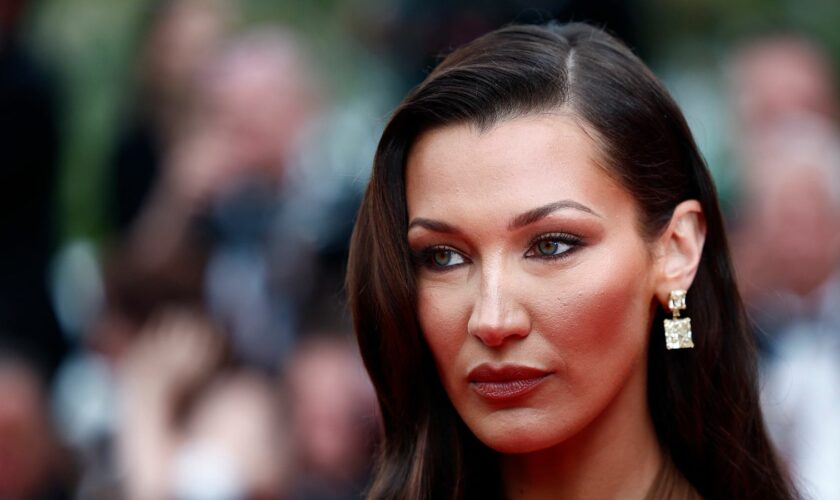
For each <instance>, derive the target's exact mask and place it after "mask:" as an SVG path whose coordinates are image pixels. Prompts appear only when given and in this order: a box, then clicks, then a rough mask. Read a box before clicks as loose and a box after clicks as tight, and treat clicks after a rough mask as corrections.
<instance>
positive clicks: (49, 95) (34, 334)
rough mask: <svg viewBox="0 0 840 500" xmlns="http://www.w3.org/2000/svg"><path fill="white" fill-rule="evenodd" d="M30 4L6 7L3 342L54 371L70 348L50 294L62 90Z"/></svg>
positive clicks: (0, 171)
mask: <svg viewBox="0 0 840 500" xmlns="http://www.w3.org/2000/svg"><path fill="white" fill-rule="evenodd" d="M28 3H29V2H27V1H22V0H10V1H4V2H2V6H0V154H1V155H2V157H0V200H2V205H0V276H2V279H0V332H2V333H0V347H2V346H6V347H8V348H10V349H14V350H18V351H21V352H25V353H26V354H27V355H28V356H30V357H31V358H32V359H33V361H34V362H36V363H38V365H39V367H40V369H42V370H44V371H45V372H46V373H47V374H48V376H50V377H51V375H52V373H53V372H54V370H55V369H56V368H57V367H58V365H59V364H60V362H61V359H62V358H63V357H64V355H65V352H66V350H67V343H66V341H65V339H64V337H63V336H62V334H61V330H60V329H59V325H58V322H57V320H56V317H55V312H54V310H53V307H52V305H51V303H50V299H49V295H48V293H47V267H48V263H49V258H50V254H51V253H52V250H53V245H54V239H55V231H54V229H55V227H54V220H53V216H52V212H53V210H52V208H53V201H54V199H53V194H54V187H55V181H56V175H57V159H58V150H59V135H58V134H59V130H58V99H57V94H58V89H57V86H56V83H55V82H54V80H53V78H52V77H51V76H50V74H49V73H48V72H47V71H46V70H45V69H44V68H43V67H42V66H41V65H40V64H39V63H38V62H37V61H36V60H35V58H34V57H33V56H32V54H31V53H30V52H29V50H28V49H27V47H26V46H25V44H24V42H23V40H22V37H21V36H20V33H19V30H18V28H19V25H20V22H21V20H22V17H23V15H24V14H25V13H26V8H27V6H28Z"/></svg>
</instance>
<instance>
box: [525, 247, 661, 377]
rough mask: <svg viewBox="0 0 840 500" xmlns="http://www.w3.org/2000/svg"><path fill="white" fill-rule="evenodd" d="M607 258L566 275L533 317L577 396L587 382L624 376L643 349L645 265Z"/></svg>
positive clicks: (648, 292) (648, 295)
mask: <svg viewBox="0 0 840 500" xmlns="http://www.w3.org/2000/svg"><path fill="white" fill-rule="evenodd" d="M611 255H616V254H615V253H613V254H610V253H607V252H604V255H603V257H604V258H601V259H592V260H591V261H589V263H588V264H587V265H582V266H580V267H579V268H577V269H575V272H574V273H567V274H566V276H565V277H564V281H565V283H564V285H563V288H562V290H560V291H556V292H555V294H556V296H555V299H554V300H553V301H552V303H550V304H549V303H548V301H541V302H539V303H538V304H540V305H539V308H540V311H539V312H537V311H535V312H534V316H536V317H538V318H539V321H538V322H536V323H537V324H536V325H535V326H536V327H537V328H539V329H541V330H542V331H543V332H545V337H546V340H547V341H548V342H550V343H551V344H552V346H553V347H554V349H556V352H557V354H558V356H559V357H560V358H561V359H563V360H564V368H566V369H567V370H568V373H567V374H566V375H567V376H568V380H569V382H570V383H571V385H572V387H575V388H577V389H580V390H583V389H586V388H589V387H592V383H593V378H595V379H602V380H604V381H607V380H614V379H620V378H621V377H623V376H625V375H627V371H628V370H629V369H630V368H631V367H632V365H633V364H634V363H635V362H636V361H637V360H639V359H640V358H641V357H642V355H643V353H644V351H645V349H646V347H647V335H648V331H649V326H650V317H651V301H652V299H653V290H652V287H651V286H650V284H649V283H650V273H649V271H650V269H649V265H648V262H647V260H646V259H645V258H644V254H642V255H637V254H635V253H633V254H630V255H628V254H627V253H624V257H621V258H617V257H611ZM555 290H556V289H555ZM557 294H559V295H557Z"/></svg>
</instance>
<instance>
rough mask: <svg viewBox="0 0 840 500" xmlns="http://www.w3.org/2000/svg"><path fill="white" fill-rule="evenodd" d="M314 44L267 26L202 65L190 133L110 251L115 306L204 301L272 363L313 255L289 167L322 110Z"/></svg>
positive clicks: (290, 329)
mask: <svg viewBox="0 0 840 500" xmlns="http://www.w3.org/2000/svg"><path fill="white" fill-rule="evenodd" d="M304 52H305V51H304V49H303V47H302V45H301V43H300V41H299V40H298V39H297V38H296V37H295V36H294V35H292V34H291V33H289V32H287V31H285V30H282V29H272V30H268V29H266V30H263V31H260V32H256V33H250V34H246V35H243V36H241V37H239V38H237V39H234V40H231V41H230V42H229V43H227V44H226V45H224V46H223V47H222V48H221V49H220V50H219V51H218V52H217V53H216V54H214V56H213V57H212V58H211V60H210V61H209V63H208V64H207V65H206V66H205V67H204V68H203V69H202V71H201V74H200V77H199V78H198V79H197V80H196V87H195V89H194V100H193V104H192V105H191V111H190V115H189V117H188V118H187V119H186V122H185V125H184V129H183V133H182V134H180V135H179V138H178V140H177V141H176V142H175V143H173V144H172V146H171V148H170V149H169V150H168V152H167V155H166V159H165V161H164V165H165V166H164V169H163V171H162V172H161V175H160V176H159V177H158V180H157V182H156V185H155V186H154V188H153V191H152V193H151V195H150V197H149V199H148V201H147V203H146V204H145V205H144V206H143V208H142V210H141V212H140V214H139V216H138V218H137V220H136V222H135V223H134V224H133V226H132V227H131V228H130V230H129V232H128V233H127V235H126V238H125V239H124V240H123V241H122V243H121V245H120V249H119V251H118V253H117V255H116V256H115V258H114V259H113V260H112V262H111V266H110V269H111V279H110V284H111V290H112V294H113V295H114V296H115V297H116V300H115V301H114V302H116V304H115V305H116V307H117V308H119V307H120V306H121V305H122V307H123V308H124V309H125V310H129V311H131V310H132V309H133V310H134V313H133V316H134V317H135V318H142V317H143V316H144V315H147V314H148V313H149V312H150V311H153V310H154V309H155V308H156V307H157V306H158V305H160V304H165V303H168V302H173V301H174V302H183V303H191V304H201V305H206V306H207V307H208V308H209V310H210V311H212V313H213V315H214V317H215V318H216V319H217V320H218V321H220V322H221V324H222V325H223V326H224V327H225V328H226V329H228V330H229V331H230V332H231V334H232V335H233V337H234V339H235V340H236V342H235V345H236V347H237V349H238V351H239V352H240V354H241V355H243V356H244V357H245V358H247V359H249V360H251V361H253V362H256V363H258V364H262V365H272V364H273V363H276V362H277V360H278V359H279V358H280V356H279V355H278V353H279V352H282V351H287V350H288V347H289V345H290V344H291V339H292V338H293V336H294V328H295V326H294V325H295V315H296V310H297V304H298V303H299V300H300V299H301V296H303V295H305V294H306V291H307V290H306V284H307V283H309V282H311V279H310V277H311V275H310V272H311V271H312V255H313V252H312V250H311V249H310V248H309V247H308V244H307V242H306V241H305V235H304V234H303V232H301V231H298V228H299V227H300V226H301V224H302V219H303V218H305V215H306V214H305V212H304V213H303V216H302V212H301V211H300V207H302V206H305V204H301V203H297V204H296V205H295V203H294V202H293V200H295V199H299V198H300V193H301V192H303V191H302V190H301V189H300V186H299V185H295V184H294V183H293V182H290V178H292V177H293V176H291V175H290V172H289V171H290V168H289V162H290V157H291V156H292V154H293V153H294V151H295V148H296V147H298V145H299V142H300V140H301V137H302V135H303V134H304V133H305V132H306V131H307V130H308V126H309V124H310V123H311V121H312V120H313V119H314V117H315V116H316V114H317V109H318V105H317V96H316V94H315V88H316V84H315V81H314V80H313V77H312V72H311V70H310V69H309V68H310V66H309V62H308V60H307V59H306V57H305V55H304ZM295 207H297V208H295ZM308 210H309V211H312V210H313V207H311V206H310V207H308ZM120 302H121V304H120ZM131 315H132V314H129V316H131ZM130 322H131V321H129V323H130ZM135 323H136V321H135Z"/></svg>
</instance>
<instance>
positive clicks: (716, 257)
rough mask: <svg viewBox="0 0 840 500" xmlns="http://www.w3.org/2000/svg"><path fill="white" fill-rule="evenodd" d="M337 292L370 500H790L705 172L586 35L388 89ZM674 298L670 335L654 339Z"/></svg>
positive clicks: (490, 44)
mask: <svg viewBox="0 0 840 500" xmlns="http://www.w3.org/2000/svg"><path fill="white" fill-rule="evenodd" d="M347 284H348V291H349V296H350V301H351V307H352V311H353V315H354V322H355V327H356V331H357V335H358V338H359V343H360V345H361V349H362V354H363V356H364V359H365V363H366V366H367V369H368V371H369V373H370V375H371V378H372V379H373V383H374V385H375V386H376V390H377V393H378V397H379V402H380V406H381V411H382V418H383V425H384V436H383V438H384V440H383V444H382V450H381V456H380V457H379V462H378V468H377V471H376V475H375V478H374V482H373V484H372V486H371V489H370V493H369V496H370V498H410V499H421V498H424V499H425V498H435V499H437V498H504V497H506V498H698V497H699V496H702V497H704V498H709V499H713V498H714V499H718V498H720V499H723V498H727V499H728V498H733V499H734V498H739V499H743V498H761V499H773V498H791V497H792V496H793V492H792V489H791V487H790V486H789V484H788V482H787V480H786V479H785V478H784V476H783V474H782V472H781V470H780V466H779V463H778V462H777V459H776V458H775V456H774V453H773V450H772V448H771V445H770V444H769V442H768V439H767V437H766V434H765V430H764V424H763V422H762V417H761V413H760V410H759V406H758V401H757V389H756V382H755V366H754V354H753V345H752V341H751V338H750V334H749V331H748V328H747V324H746V320H745V317H744V313H743V309H742V306H741V302H740V299H739V296H738V292H737V289H736V287H735V283H734V280H733V275H732V268H731V264H730V260H729V252H728V249H727V244H726V240H725V236H724V232H723V223H722V220H721V215H720V210H719V207H718V204H717V199H716V193H715V189H714V186H713V183H712V180H711V178H710V177H709V173H708V171H707V169H706V167H705V165H704V163H703V160H702V158H701V157H700V154H699V153H698V151H697V148H696V146H695V144H694V141H693V139H692V137H691V134H690V132H689V130H688V127H687V126H686V124H685V121H684V119H683V117H682V115H681V113H680V111H679V109H678V108H677V106H676V105H675V104H674V102H673V101H672V99H671V98H670V97H669V96H668V94H667V92H666V91H665V90H664V88H663V87H662V85H661V84H660V83H659V82H658V81H657V80H656V78H655V77H654V76H653V75H652V74H651V73H650V71H649V70H648V69H647V68H646V67H645V66H644V65H643V63H641V62H640V61H639V60H638V59H637V58H636V57H635V56H634V55H633V54H632V53H631V52H630V51H629V50H628V49H627V48H626V47H624V46H623V45H622V44H621V43H620V42H618V41H617V40H615V39H613V38H611V37H610V36H609V35H607V34H605V33H603V32H601V31H599V30H598V29H595V28H592V27H590V26H587V25H583V24H569V25H565V26H560V25H555V24H550V25H547V26H514V27H508V28H503V29H501V30H498V31H496V32H493V33H490V34H488V35H485V36H483V37H481V38H479V39H477V40H475V41H474V42H472V43H470V44H468V45H466V46H465V47H462V48H461V49H458V50H456V51H455V52H453V53H452V54H451V55H449V56H448V57H447V58H446V59H445V60H444V61H443V62H442V63H441V64H440V65H439V66H438V67H437V68H436V69H435V70H434V71H433V72H432V73H431V74H430V75H429V76H428V77H427V78H426V80H425V81H424V82H423V83H421V84H420V85H419V86H418V87H417V88H416V89H415V90H414V91H413V92H412V93H411V94H410V95H409V96H408V97H407V98H406V99H405V101H404V102H403V103H402V104H401V105H400V107H399V108H398V109H397V110H396V112H395V114H394V116H393V117H392V118H391V121H390V123H389V124H388V125H387V127H386V129H385V131H384V133H383V136H382V139H381V142H380V144H379V148H378V151H377V154H376V158H375V160H374V169H373V174H372V178H371V180H370V184H369V186H368V190H367V193H366V196H365V199H364V201H363V204H362V207H361V211H360V213H359V218H358V222H357V225H356V229H355V233H354V236H353V241H352V247H351V255H350V262H349V270H348V279H347ZM681 290H688V294H687V308H686V309H685V311H684V312H683V314H684V315H686V314H687V315H688V316H689V318H690V319H689V321H690V326H689V324H688V321H682V322H677V323H670V324H668V325H663V320H664V319H665V318H666V312H665V311H666V310H669V309H670V310H672V311H673V316H674V317H675V319H677V316H679V313H680V310H681V308H682V305H683V304H681V302H682V301H681V300H680V293H679V292H680V291H681ZM672 292H676V293H673V294H672ZM669 302H671V304H669ZM669 306H673V307H670V308H669ZM670 314H671V313H670V312H669V313H668V314H667V315H670ZM679 319H682V320H685V319H686V318H685V317H682V318H679ZM663 327H665V328H666V329H667V330H668V334H667V335H666V334H664V333H663ZM692 332H693V336H692ZM666 344H667V349H666ZM691 347H693V348H691ZM671 348H680V349H675V350H673V349H671Z"/></svg>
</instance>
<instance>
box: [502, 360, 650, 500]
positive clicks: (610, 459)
mask: <svg viewBox="0 0 840 500" xmlns="http://www.w3.org/2000/svg"><path fill="white" fill-rule="evenodd" d="M645 365H646V363H644V362H640V364H639V366H637V367H636V369H635V370H634V373H633V375H632V376H631V377H630V379H629V380H628V381H627V385H625V386H624V387H623V388H622V389H621V390H620V391H619V394H618V395H617V396H616V398H615V399H614V400H613V401H612V402H611V403H610V405H609V406H608V407H607V408H606V409H605V410H604V412H603V413H601V414H600V415H599V416H598V417H596V418H595V420H593V421H592V422H591V423H590V424H588V425H587V427H586V428H585V429H583V430H582V431H581V432H579V433H577V434H576V435H575V436H574V437H573V438H571V439H569V440H567V441H564V442H563V443H561V444H559V445H557V446H555V447H552V448H549V449H546V450H540V451H537V452H533V453H525V454H516V455H505V456H503V457H502V474H503V478H504V484H505V494H506V497H507V498H508V499H510V500H514V499H520V500H526V499H527V500H537V499H549V498H563V499H569V500H582V499H604V498H622V499H643V498H645V496H646V494H647V492H648V490H649V489H650V486H651V484H652V483H653V480H654V478H655V477H656V474H657V472H658V471H659V470H660V468H661V467H662V464H663V460H664V458H663V454H662V450H661V449H660V447H659V444H658V442H657V439H656V433H655V431H654V428H653V422H652V421H651V417H650V412H649V410H648V407H647V396H646V395H647V389H646V385H647V376H646V372H647V370H646V366H645Z"/></svg>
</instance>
